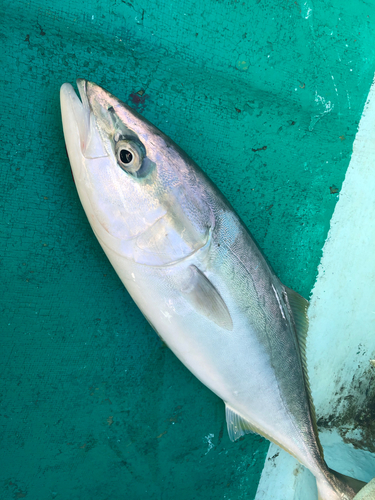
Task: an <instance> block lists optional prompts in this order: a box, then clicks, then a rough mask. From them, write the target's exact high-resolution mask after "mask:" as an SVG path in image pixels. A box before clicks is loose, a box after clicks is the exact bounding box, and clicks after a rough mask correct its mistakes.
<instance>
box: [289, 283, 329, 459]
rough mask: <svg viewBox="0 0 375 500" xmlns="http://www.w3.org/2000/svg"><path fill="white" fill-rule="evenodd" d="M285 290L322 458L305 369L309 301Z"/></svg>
mask: <svg viewBox="0 0 375 500" xmlns="http://www.w3.org/2000/svg"><path fill="white" fill-rule="evenodd" d="M285 291H286V295H287V299H288V303H289V306H290V309H291V312H292V315H293V320H294V324H295V327H296V334H297V340H298V345H299V350H300V353H301V361H302V369H303V375H304V378H305V386H306V392H307V396H308V400H309V407H310V414H311V420H312V424H313V429H314V434H315V438H316V442H317V445H318V448H319V451H320V455H321V457H322V458H324V454H323V448H322V445H321V444H320V440H319V433H318V426H317V424H316V413H315V406H314V401H313V399H312V395H311V389H310V380H309V373H308V370H307V359H306V339H307V331H308V329H309V318H308V316H307V309H308V307H309V303H308V301H307V300H306V299H304V298H303V297H302V296H301V295H299V294H298V293H297V292H295V291H294V290H291V289H290V288H287V287H285Z"/></svg>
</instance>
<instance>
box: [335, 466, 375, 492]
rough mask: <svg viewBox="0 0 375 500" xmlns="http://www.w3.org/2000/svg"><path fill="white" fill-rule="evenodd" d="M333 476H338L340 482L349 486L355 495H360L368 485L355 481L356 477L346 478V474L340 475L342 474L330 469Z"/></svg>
mask: <svg viewBox="0 0 375 500" xmlns="http://www.w3.org/2000/svg"><path fill="white" fill-rule="evenodd" d="M328 470H329V472H330V473H331V474H333V475H334V476H336V477H337V478H338V479H340V481H341V482H342V483H344V484H346V485H348V486H350V488H351V489H352V490H353V491H354V493H358V492H359V491H360V490H361V489H362V488H363V487H364V486H366V484H367V483H365V482H364V481H360V480H359V479H354V477H350V476H345V475H344V474H340V472H336V471H335V470H332V469H328Z"/></svg>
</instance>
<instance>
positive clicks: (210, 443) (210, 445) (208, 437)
mask: <svg viewBox="0 0 375 500" xmlns="http://www.w3.org/2000/svg"><path fill="white" fill-rule="evenodd" d="M214 437H215V434H212V433H211V434H208V435H207V436H205V437H204V440H206V441H207V443H208V448H207V451H206V453H205V455H207V453H209V452H210V451H211V450H212V448H214V447H215V445H214V444H213V442H212V438H214Z"/></svg>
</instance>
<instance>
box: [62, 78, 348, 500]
mask: <svg viewBox="0 0 375 500" xmlns="http://www.w3.org/2000/svg"><path fill="white" fill-rule="evenodd" d="M77 84H78V88H79V91H80V96H81V100H82V102H81V101H80V100H79V99H78V97H77V96H76V94H75V92H74V90H73V87H72V86H71V85H69V84H64V85H63V86H62V88H61V108H62V118H63V128H64V135H65V140H66V145H67V150H68V155H69V159H70V162H71V166H72V170H73V175H74V179H75V183H76V186H77V189H78V193H79V196H80V199H81V202H82V205H83V207H84V209H85V212H86V214H87V217H88V219H89V222H90V224H91V226H92V229H93V231H94V233H95V235H96V237H97V238H98V240H99V243H100V244H101V246H102V247H103V250H104V251H105V253H106V255H107V256H108V258H109V260H110V262H111V263H112V265H113V267H114V268H115V270H116V272H117V274H118V275H119V277H120V279H121V280H122V282H123V283H124V285H125V286H126V288H127V289H128V291H129V293H130V294H131V296H132V297H133V299H134V301H135V302H136V304H137V305H138V307H139V308H140V309H141V311H142V313H143V314H144V316H145V317H146V319H147V320H148V321H149V322H150V324H151V325H152V326H153V328H154V329H155V331H156V332H157V333H158V334H159V335H160V337H161V338H162V339H163V340H164V342H165V343H166V344H167V345H168V346H169V347H170V349H171V350H172V351H173V352H174V353H175V354H176V356H177V357H178V358H179V359H180V360H181V361H182V362H183V363H184V364H185V366H186V367H187V368H188V369H189V370H190V371H191V372H192V373H193V374H194V375H195V376H196V377H197V378H198V379H199V380H201V381H202V382H203V384H205V385H206V386H207V387H208V388H209V389H211V390H212V391H213V392H214V393H215V394H217V395H218V396H219V397H220V398H221V399H223V401H224V402H225V405H226V419H227V426H228V432H229V436H230V438H231V439H232V440H235V439H237V438H239V437H240V436H242V435H243V434H245V433H247V432H257V433H259V434H261V435H263V436H265V437H267V438H268V439H270V440H271V441H273V442H275V443H276V444H278V445H279V446H281V447H282V448H284V449H285V450H286V451H288V452H289V453H290V454H292V455H293V456H294V457H295V458H296V459H297V460H298V461H299V462H300V463H302V464H303V465H304V466H305V467H307V468H308V469H310V471H311V472H312V473H313V474H314V476H315V477H316V480H317V487H318V494H319V499H321V500H349V499H350V500H351V499H352V498H353V497H354V491H353V490H352V489H351V488H350V487H349V486H347V485H345V484H344V483H342V482H341V481H340V480H339V479H337V478H336V477H335V475H334V474H333V473H332V472H331V471H330V470H329V469H328V468H327V466H326V464H325V462H324V459H323V456H322V450H321V447H320V444H319V440H318V435H317V430H316V424H315V416H314V410H313V406H312V403H311V398H310V395H309V387H308V379H307V372H306V363H305V358H304V352H303V349H304V342H305V336H306V331H307V326H308V322H307V306H308V303H307V301H305V299H303V298H302V297H301V296H299V295H298V294H296V293H295V292H293V291H292V290H289V289H288V288H286V287H285V286H284V285H283V284H282V283H281V282H280V280H279V279H278V278H277V276H276V275H275V273H274V272H273V270H272V269H271V267H270V266H269V265H268V263H267V262H266V260H265V258H264V256H263V254H262V253H261V251H260V250H259V248H258V246H257V245H256V243H255V242H254V240H253V239H252V237H251V235H250V233H249V231H248V230H247V228H246V227H245V226H244V224H243V223H242V221H241V220H240V218H239V217H238V216H237V214H236V213H235V212H234V210H233V208H232V207H231V206H230V204H229V202H228V201H227V200H226V199H225V198H224V196H223V195H222V194H221V193H220V191H219V190H218V189H217V188H216V187H215V186H214V185H213V183H212V182H211V181H210V180H209V179H208V178H207V177H206V175H205V174H204V173H203V172H202V170H200V168H199V167H198V166H197V165H196V164H195V163H194V162H193V161H192V160H191V159H190V158H189V157H188V156H187V155H186V154H185V153H184V152H183V151H182V150H181V149H180V148H179V147H178V146H177V145H175V144H174V143H173V142H172V141H171V140H170V139H169V138H168V137H166V136H165V135H164V134H163V133H162V132H161V131H159V130H158V129H157V128H156V127H154V126H153V125H152V124H150V123H149V122H148V121H147V120H145V119H144V118H143V117H141V116H140V115H139V114H138V113H137V112H136V111H134V110H132V109H131V108H130V107H128V106H127V105H125V104H124V103H122V102H121V101H119V100H118V99H117V98H116V97H114V96H113V95H111V94H110V93H108V92H107V91H105V90H104V89H102V88H101V87H99V86H97V85H95V84H93V83H90V82H87V81H85V80H79V81H78V82H77Z"/></svg>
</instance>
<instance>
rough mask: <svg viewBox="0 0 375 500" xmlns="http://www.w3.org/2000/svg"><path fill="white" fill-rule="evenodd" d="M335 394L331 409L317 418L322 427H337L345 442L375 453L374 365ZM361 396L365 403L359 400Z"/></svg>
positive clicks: (319, 425) (320, 427)
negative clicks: (354, 433) (354, 434)
mask: <svg viewBox="0 0 375 500" xmlns="http://www.w3.org/2000/svg"><path fill="white" fill-rule="evenodd" d="M340 394H342V396H340ZM344 394H346V395H344ZM335 396H336V397H337V396H338V397H337V399H336V401H335V403H334V404H333V405H332V413H331V414H330V415H328V416H325V417H321V418H319V420H318V427H319V429H328V430H330V429H337V430H338V432H339V434H340V436H341V437H342V439H343V441H344V442H345V443H350V444H352V445H353V446H354V448H357V449H366V450H368V451H370V452H372V453H374V452H375V373H374V370H373V369H372V367H371V368H370V369H368V370H367V371H366V372H365V373H364V374H362V375H361V376H360V377H359V376H358V377H356V376H354V377H353V379H352V383H351V386H350V388H349V389H348V388H347V387H345V386H344V385H341V387H340V388H339V389H338V391H337V392H336V394H335ZM361 400H362V401H363V403H358V401H361ZM353 431H355V432H356V436H355V437H354V436H353Z"/></svg>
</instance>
